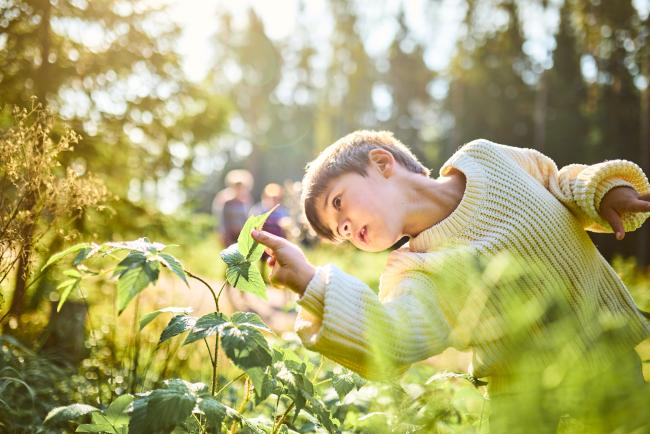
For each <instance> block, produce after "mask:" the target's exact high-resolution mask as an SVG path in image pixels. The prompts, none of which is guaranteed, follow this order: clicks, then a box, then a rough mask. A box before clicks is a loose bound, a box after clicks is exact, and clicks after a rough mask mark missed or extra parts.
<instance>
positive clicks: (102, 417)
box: [75, 394, 134, 434]
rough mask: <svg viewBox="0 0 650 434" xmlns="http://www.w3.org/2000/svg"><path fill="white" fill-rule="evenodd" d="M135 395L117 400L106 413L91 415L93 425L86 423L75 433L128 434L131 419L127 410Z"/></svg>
mask: <svg viewBox="0 0 650 434" xmlns="http://www.w3.org/2000/svg"><path fill="white" fill-rule="evenodd" d="M133 399H134V397H133V395H129V394H125V395H122V396H120V397H118V398H117V399H115V400H114V401H113V402H111V404H110V405H109V406H108V408H107V409H106V410H105V411H98V412H93V413H91V418H92V423H84V424H81V425H79V426H78V427H77V429H76V431H75V432H101V433H110V434H126V433H127V432H128V425H129V417H128V415H127V414H126V409H127V408H128V407H129V405H130V404H131V403H132V402H133Z"/></svg>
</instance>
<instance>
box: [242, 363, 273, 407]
mask: <svg viewBox="0 0 650 434" xmlns="http://www.w3.org/2000/svg"><path fill="white" fill-rule="evenodd" d="M246 374H247V375H248V378H249V379H250V380H251V382H252V383H253V390H254V391H255V404H256V405H257V404H259V403H260V402H262V401H264V400H265V399H266V398H267V397H268V396H269V395H270V394H271V393H273V389H274V388H275V380H274V379H273V377H271V374H270V372H269V370H268V369H265V368H250V369H247V370H246Z"/></svg>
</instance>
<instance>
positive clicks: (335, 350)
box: [295, 265, 450, 379]
mask: <svg viewBox="0 0 650 434" xmlns="http://www.w3.org/2000/svg"><path fill="white" fill-rule="evenodd" d="M428 285H430V282H427V281H424V280H422V279H418V278H416V277H413V278H409V277H407V278H405V279H403V280H402V281H401V282H400V285H399V286H400V293H401V294H402V295H400V296H399V297H397V298H395V299H393V300H391V301H389V302H387V303H381V302H380V300H379V298H378V297H377V295H376V294H375V293H374V292H373V291H372V290H371V289H370V288H369V287H368V286H367V285H366V284H364V283H363V282H361V281H360V280H358V279H356V278H354V277H352V276H350V275H348V274H346V273H344V272H342V271H341V270H339V269H338V268H337V267H335V266H334V265H326V266H323V267H318V268H317V270H316V274H315V275H314V277H313V278H312V280H311V281H310V282H309V285H308V286H307V288H306V290H305V292H304V294H303V296H302V297H301V298H300V300H299V301H298V304H299V305H300V306H301V309H300V310H299V313H298V317H297V319H296V325H295V330H296V332H297V333H298V335H299V336H300V338H301V340H302V342H303V344H304V345H305V346H306V347H307V348H309V349H311V350H314V351H318V352H319V353H321V354H323V355H324V356H326V357H328V358H330V359H332V360H334V361H336V362H338V363H340V364H341V365H343V366H345V367H347V368H349V369H351V370H353V371H355V372H358V373H359V374H361V375H363V376H364V377H367V378H375V379H378V378H391V377H394V376H397V375H399V374H400V373H402V372H403V371H405V370H406V369H407V368H408V367H409V366H410V365H411V364H412V363H414V362H417V361H420V360H424V359H426V358H428V357H430V356H432V355H435V354H438V353H440V352H442V351H443V350H444V349H445V348H447V347H448V346H449V344H448V336H449V333H450V326H449V324H448V323H447V321H446V319H445V317H444V315H443V313H442V311H441V310H440V308H439V306H438V304H437V302H436V297H435V293H434V292H433V291H432V290H431V288H428Z"/></svg>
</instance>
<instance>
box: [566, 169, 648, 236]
mask: <svg viewBox="0 0 650 434" xmlns="http://www.w3.org/2000/svg"><path fill="white" fill-rule="evenodd" d="M622 185H625V186H628V187H632V188H634V189H635V190H636V191H637V192H638V193H639V194H645V193H648V192H650V184H649V183H648V178H647V177H646V175H645V174H644V173H643V170H641V168H640V167H639V166H638V165H636V164H635V163H633V162H631V161H626V160H611V161H605V162H603V163H599V164H594V165H592V166H589V167H587V168H586V169H585V170H583V171H582V172H581V173H580V174H579V176H578V183H577V191H576V196H577V197H576V199H577V201H578V203H579V204H580V207H581V208H582V209H583V210H584V211H585V212H586V213H587V215H588V216H589V217H590V218H591V220H593V222H594V223H596V224H597V225H599V226H601V227H602V228H604V229H605V230H607V231H609V232H611V231H612V229H611V226H610V224H609V223H608V222H607V220H605V219H603V218H602V217H601V216H600V214H599V213H598V211H599V208H600V203H601V201H602V199H603V197H604V196H605V194H606V193H607V192H608V191H609V190H611V189H612V188H614V187H618V186H622ZM648 216H650V213H624V214H623V215H622V216H621V217H622V220H623V226H624V228H625V231H628V232H629V231H634V230H636V229H638V228H639V227H640V226H641V225H642V224H643V222H644V221H645V220H646V219H647V218H648Z"/></svg>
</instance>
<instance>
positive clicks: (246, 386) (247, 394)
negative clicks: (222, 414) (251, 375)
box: [230, 378, 251, 434]
mask: <svg viewBox="0 0 650 434" xmlns="http://www.w3.org/2000/svg"><path fill="white" fill-rule="evenodd" d="M250 391H251V390H250V380H249V379H248V378H246V382H245V383H244V400H243V401H242V402H241V404H240V405H239V407H238V408H237V413H239V414H241V413H242V412H243V411H244V409H245V408H246V404H247V403H248V401H249V399H250ZM237 422H238V421H237V420H234V421H233V422H232V425H230V433H231V434H234V433H235V428H236V427H237Z"/></svg>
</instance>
